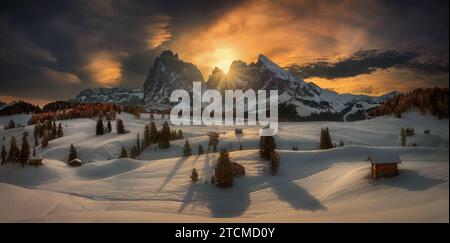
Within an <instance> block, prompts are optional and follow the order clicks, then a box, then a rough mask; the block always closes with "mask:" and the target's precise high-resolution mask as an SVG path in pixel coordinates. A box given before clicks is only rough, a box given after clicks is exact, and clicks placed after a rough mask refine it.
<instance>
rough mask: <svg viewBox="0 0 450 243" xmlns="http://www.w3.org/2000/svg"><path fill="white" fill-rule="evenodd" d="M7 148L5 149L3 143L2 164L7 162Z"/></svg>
mask: <svg viewBox="0 0 450 243" xmlns="http://www.w3.org/2000/svg"><path fill="white" fill-rule="evenodd" d="M6 155H7V154H6V149H5V145H2V152H1V158H2V162H1V165H4V164H6Z"/></svg>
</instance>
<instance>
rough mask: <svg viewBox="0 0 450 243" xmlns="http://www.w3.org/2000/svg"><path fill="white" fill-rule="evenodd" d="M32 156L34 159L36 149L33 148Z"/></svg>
mask: <svg viewBox="0 0 450 243" xmlns="http://www.w3.org/2000/svg"><path fill="white" fill-rule="evenodd" d="M32 156H33V157H36V147H33V154H32Z"/></svg>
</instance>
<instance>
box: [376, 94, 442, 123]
mask: <svg viewBox="0 0 450 243" xmlns="http://www.w3.org/2000/svg"><path fill="white" fill-rule="evenodd" d="M448 94H449V91H448V88H428V89H421V88H419V89H415V90H412V91H410V92H407V93H402V94H400V95H397V96H394V97H392V98H390V99H388V100H387V101H385V102H384V103H383V104H381V105H380V106H379V107H377V108H376V109H374V110H373V111H371V112H369V115H371V116H384V115H389V114H395V115H396V116H397V117H401V116H402V113H404V112H407V111H414V110H417V111H420V112H421V113H423V114H425V113H427V112H428V113H430V114H431V115H433V116H436V117H438V118H439V119H442V118H448V97H449V95H448Z"/></svg>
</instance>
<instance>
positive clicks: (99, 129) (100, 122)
mask: <svg viewBox="0 0 450 243" xmlns="http://www.w3.org/2000/svg"><path fill="white" fill-rule="evenodd" d="M104 129H105V128H104V127H103V120H102V119H100V118H99V119H97V125H96V126H95V134H96V135H103V132H104Z"/></svg>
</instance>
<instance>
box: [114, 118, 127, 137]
mask: <svg viewBox="0 0 450 243" xmlns="http://www.w3.org/2000/svg"><path fill="white" fill-rule="evenodd" d="M116 130H117V133H118V134H124V133H125V126H124V125H123V121H122V120H121V119H117V120H116Z"/></svg>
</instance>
